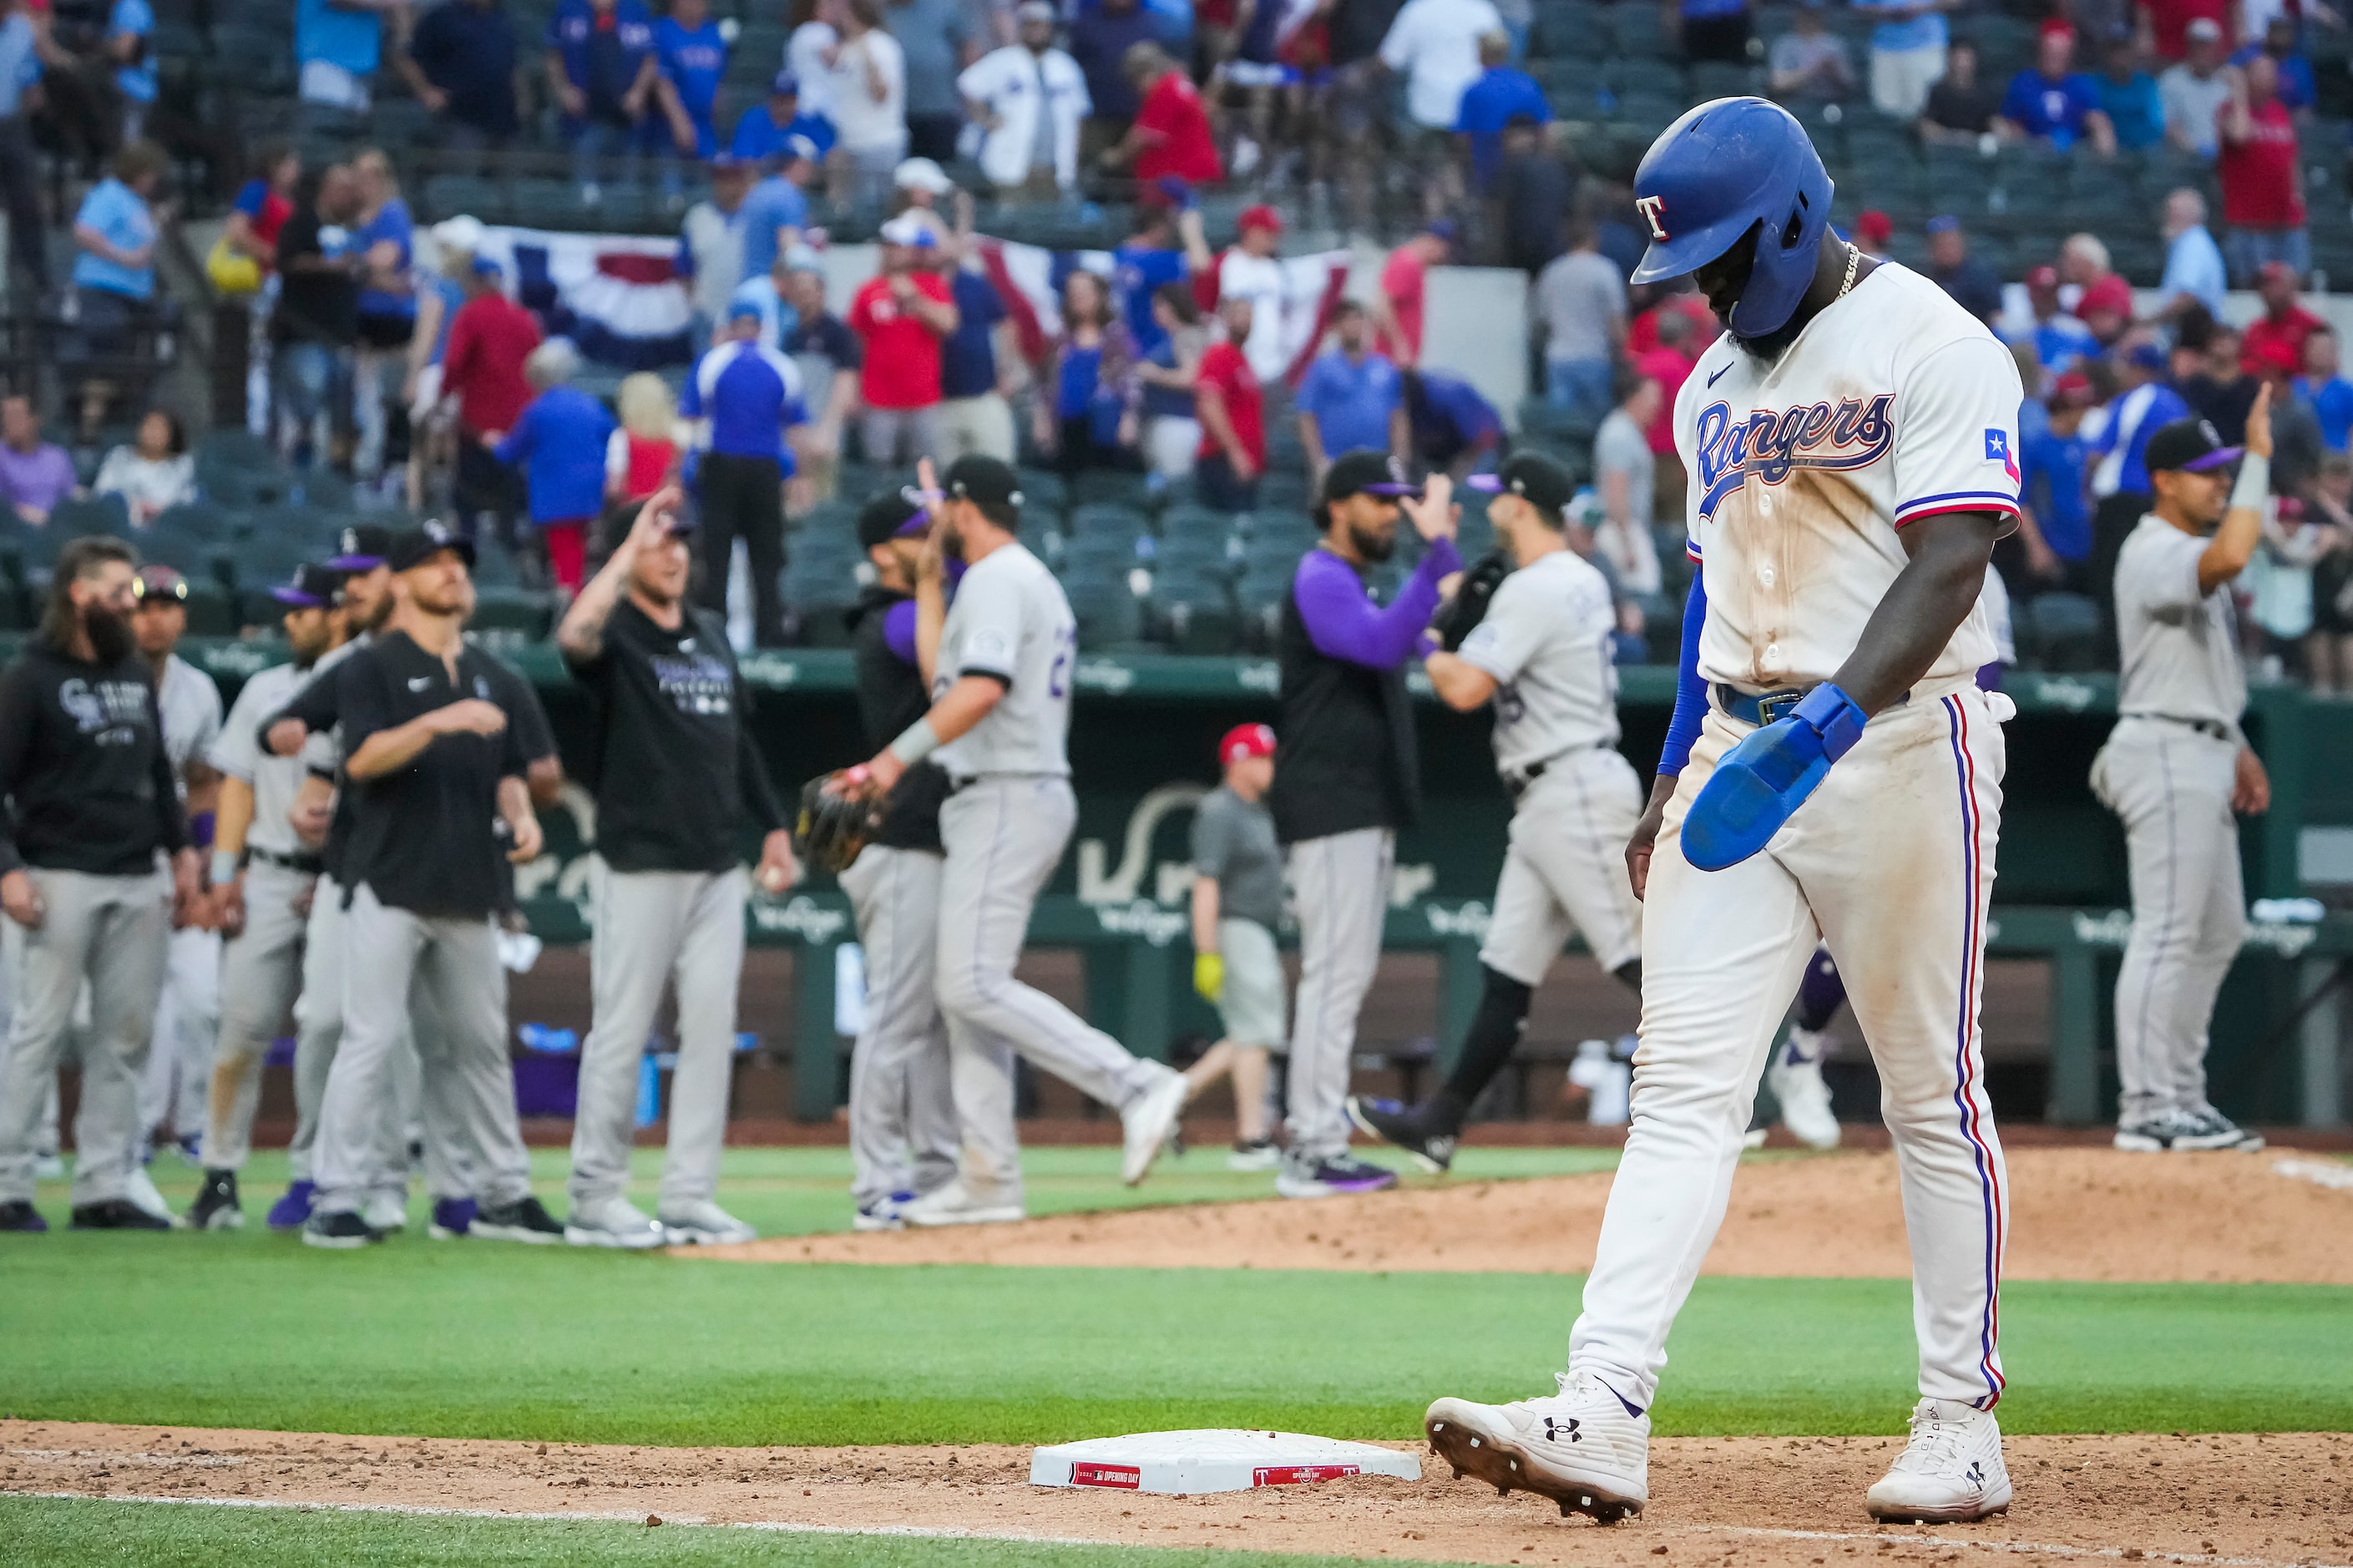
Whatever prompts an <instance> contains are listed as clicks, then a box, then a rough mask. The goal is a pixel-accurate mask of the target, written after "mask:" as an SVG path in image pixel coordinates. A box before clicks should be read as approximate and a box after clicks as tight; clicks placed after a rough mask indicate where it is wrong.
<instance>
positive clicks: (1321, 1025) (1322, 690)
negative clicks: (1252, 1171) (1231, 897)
mask: <svg viewBox="0 0 2353 1568" xmlns="http://www.w3.org/2000/svg"><path fill="white" fill-rule="evenodd" d="M1452 493H1453V488H1452V485H1451V482H1450V481H1449V480H1448V479H1447V478H1446V476H1445V475H1443V474H1439V475H1435V476H1433V477H1432V478H1431V479H1430V483H1429V487H1428V489H1423V488H1422V487H1421V486H1418V485H1415V484H1413V483H1411V482H1410V481H1409V480H1408V479H1407V478H1406V473H1405V467H1404V465H1403V464H1402V463H1400V462H1399V461H1398V459H1397V458H1391V457H1388V456H1385V455H1384V454H1382V453H1379V452H1372V451H1356V452H1350V453H1347V454H1345V456H1343V457H1341V458H1338V459H1337V460H1335V462H1334V463H1333V464H1332V466H1331V468H1328V469H1326V470H1325V471H1324V489H1323V500H1322V501H1321V503H1320V504H1319V505H1318V506H1317V507H1316V513H1317V521H1318V523H1319V524H1320V525H1321V527H1322V530H1323V533H1324V539H1323V542H1322V543H1321V544H1319V545H1318V546H1317V547H1316V548H1315V549H1314V550H1311V551H1309V552H1307V553H1306V555H1305V556H1304V557H1303V558H1302V560H1301V561H1300V563H1299V570H1298V573H1297V574H1295V575H1294V576H1293V579H1292V584H1291V593H1290V595H1289V596H1288V597H1286V598H1285V599H1284V600H1283V602H1282V633H1281V643H1280V654H1279V657H1280V658H1281V660H1282V713H1281V716H1280V717H1279V718H1278V719H1277V720H1276V722H1275V732H1276V734H1278V735H1279V736H1280V737H1281V738H1282V741H1281V743H1282V767H1281V768H1279V769H1278V770H1276V773H1275V775H1274V788H1273V789H1272V790H1271V791H1270V792H1269V793H1268V804H1269V805H1270V806H1271V807H1272V809H1273V811H1274V828H1275V836H1276V837H1278V838H1279V839H1280V840H1281V841H1282V844H1283V846H1284V847H1285V848H1286V849H1287V850H1288V852H1289V860H1290V868H1291V884H1292V887H1293V889H1294V890H1295V892H1296V893H1297V896H1298V901H1299V993H1298V997H1297V1000H1296V1002H1295V1003H1294V1004H1293V1009H1292V1020H1291V1069H1290V1073H1291V1076H1290V1078H1289V1079H1288V1080H1287V1082H1288V1091H1289V1092H1288V1098H1289V1100H1290V1106H1291V1115H1290V1122H1289V1130H1290V1134H1291V1136H1290V1143H1289V1147H1287V1148H1286V1149H1285V1150H1284V1151H1283V1156H1282V1168H1281V1169H1280V1170H1279V1171H1278V1172H1277V1173H1276V1175H1275V1179H1274V1190H1275V1191H1276V1192H1278V1193H1280V1194H1282V1195H1283V1196H1284V1197H1287V1198H1320V1197H1329V1196H1332V1195H1333V1194H1339V1193H1364V1192H1375V1191H1377V1190H1379V1189H1380V1188H1383V1187H1388V1186H1394V1185H1396V1184H1397V1177H1396V1176H1395V1175H1394V1174H1393V1173H1390V1172H1388V1171H1387V1170H1384V1169H1383V1168H1382V1167H1380V1166H1378V1165H1372V1164H1367V1163H1365V1162H1363V1161H1361V1160H1357V1159H1356V1158H1354V1157H1352V1156H1351V1155H1350V1154H1349V1152H1348V1112H1347V1108H1346V1101H1347V1098H1348V1066H1349V1063H1350V1061H1351V1060H1352V1059H1353V1058H1355V1055H1356V1012H1357V1009H1358V1008H1359V1007H1361V1006H1362V1005H1363V1004H1364V1000H1365V993H1366V991H1367V990H1368V989H1369V988H1370V987H1371V985H1372V984H1373V971H1374V970H1375V969H1376V968H1377V967H1378V966H1379V964H1380V961H1381V919H1382V916H1383V915H1384V914H1385V913H1387V911H1388V904H1389V869H1390V867H1391V865H1392V864H1393V862H1394V861H1395V859H1396V858H1397V835H1398V828H1400V827H1408V826H1412V824H1413V821H1414V818H1415V817H1416V816H1418V815H1419V813H1420V810H1421V780H1420V763H1419V757H1418V755H1417V752H1416V748H1415V743H1414V733H1413V711H1412V708H1411V705H1410V703H1409V700H1408V699H1407V697H1406V689H1405V669H1406V665H1407V664H1408V663H1409V662H1410V661H1411V659H1412V658H1413V656H1414V653H1415V651H1416V647H1417V646H1418V643H1419V638H1420V637H1422V635H1423V632H1424V630H1425V629H1426V628H1427V627H1428V626H1429V625H1430V612H1431V611H1433V610H1435V609H1436V608H1437V607H1438V600H1439V583H1440V580H1441V579H1443V578H1445V577H1446V576H1448V575H1450V574H1453V573H1456V572H1460V571H1461V570H1462V557H1461V554H1460V553H1459V552H1457V551H1456V550H1455V548H1454V509H1453V504H1452V500H1451V497H1452ZM1400 511H1402V512H1403V514H1404V515H1405V516H1406V517H1407V518H1408V519H1409V520H1410V521H1411V522H1412V523H1413V528H1414V531H1415V532H1417V533H1419V534H1420V535H1421V537H1422V538H1423V539H1424V540H1426V541H1427V542H1428V543H1429V548H1427V549H1426V550H1424V551H1423V552H1422V556H1421V561H1420V563H1419V564H1418V565H1416V566H1415V567H1414V570H1413V575H1412V576H1410V577H1409V578H1408V579H1407V580H1406V584H1405V586H1404V587H1403V588H1401V589H1400V590H1398V595H1397V597H1396V599H1395V600H1393V601H1392V602H1391V603H1389V604H1388V605H1380V604H1377V603H1375V602H1374V600H1373V598H1372V597H1371V595H1369V594H1368V593H1367V592H1366V587H1365V572H1366V568H1367V567H1370V566H1372V565H1374V564H1375V563H1378V562H1382V561H1386V560H1388V558H1389V557H1390V556H1391V555H1393V554H1395V553H1396V552H1397V532H1398V514H1399V512H1400Z"/></svg>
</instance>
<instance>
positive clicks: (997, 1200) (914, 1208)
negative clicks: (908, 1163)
mask: <svg viewBox="0 0 2353 1568" xmlns="http://www.w3.org/2000/svg"><path fill="white" fill-rule="evenodd" d="M1132 1146H1133V1141H1132V1140H1131V1147H1132ZM899 1217H900V1218H901V1219H902V1220H904V1221H906V1222H907V1223H908V1224H909V1225H912V1226H939V1225H1009V1224H1011V1223H1012V1222H1013V1221H1015V1220H1018V1219H1027V1218H1029V1211H1028V1210H1027V1209H1025V1208H1023V1207H1022V1206H1021V1200H1020V1198H1019V1197H1018V1196H1015V1195H1009V1194H1005V1193H1002V1192H994V1191H990V1192H978V1191H975V1190H974V1189H972V1188H970V1187H967V1186H965V1184H964V1178H963V1177H962V1176H958V1177H957V1178H956V1179H955V1180H954V1181H952V1182H950V1183H948V1184H946V1185H945V1186H940V1187H934V1188H933V1189H932V1190H931V1191H930V1192H928V1193H925V1194H923V1196H922V1197H920V1198H917V1199H916V1200H915V1201H914V1202H913V1203H911V1204H909V1205H906V1206H905V1207H904V1208H902V1209H901V1210H900V1211H899Z"/></svg>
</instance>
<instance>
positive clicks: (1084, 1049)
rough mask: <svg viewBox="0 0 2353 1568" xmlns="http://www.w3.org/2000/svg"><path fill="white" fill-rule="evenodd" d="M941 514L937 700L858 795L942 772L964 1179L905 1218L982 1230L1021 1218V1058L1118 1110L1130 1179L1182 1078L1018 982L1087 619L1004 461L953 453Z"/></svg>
mask: <svg viewBox="0 0 2353 1568" xmlns="http://www.w3.org/2000/svg"><path fill="white" fill-rule="evenodd" d="M923 488H924V489H925V490H926V491H927V492H929V491H931V489H932V487H931V485H930V484H929V483H928V482H926V483H925V485H924V487H923ZM933 506H934V510H936V512H937V515H938V517H939V526H940V527H941V529H942V531H943V539H942V545H943V548H944V549H945V550H947V551H948V552H950V553H951V554H954V555H957V556H960V557H961V558H962V559H963V561H964V562H965V566H966V570H965V574H964V581H963V582H962V583H961V584H958V586H957V588H956V595H955V604H954V605H952V606H951V607H950V608H949V609H948V611H947V614H946V619H945V622H944V625H943V626H942V628H941V630H940V633H939V654H938V658H937V660H936V663H935V666H934V676H933V680H932V697H933V700H932V706H931V710H930V711H929V712H928V713H926V714H925V715H924V716H923V718H921V719H918V720H917V721H915V722H914V723H913V724H912V725H910V726H908V728H907V729H906V730H905V731H903V732H902V733H901V734H900V736H899V737H898V739H896V740H895V741H893V742H892V743H891V744H890V745H889V746H887V747H885V748H884V749H883V750H882V751H881V752H879V753H877V754H876V756H875V757H874V759H873V760H872V761H871V762H870V763H866V764H865V777H864V778H862V779H855V780H853V781H852V787H855V788H868V789H880V790H882V791H886V792H887V791H888V790H890V789H891V788H892V787H893V786H895V785H896V784H898V782H899V780H900V778H901V777H902V775H903V774H904V773H905V772H906V771H907V770H908V769H909V768H912V767H913V765H914V764H915V763H919V762H922V761H923V759H924V758H925V757H931V756H936V758H937V760H938V762H939V765H940V766H941V767H942V768H943V769H944V770H945V771H946V773H947V775H948V779H949V794H948V798H947V800H946V803H945V804H944V805H942V806H941V807H940V840H941V843H942V845H943V846H944V847H945V849H946V851H947V860H946V864H945V866H944V868H943V870H942V874H941V878H940V902H939V921H940V924H939V944H938V957H937V960H936V962H937V963H938V970H937V980H938V994H939V1004H940V1010H941V1011H942V1012H943V1013H944V1014H945V1015H946V1016H947V1021H948V1065H949V1079H950V1083H951V1086H952V1089H953V1092H954V1094H955V1107H956V1116H957V1119H958V1121H960V1122H961V1123H962V1126H963V1131H964V1150H963V1158H962V1162H961V1164H960V1168H959V1171H958V1173H957V1176H956V1179H955V1180H954V1181H951V1182H949V1183H947V1184H945V1185H944V1186H941V1187H938V1188H935V1189H934V1190H933V1191H931V1192H929V1193H926V1194H923V1196H921V1197H919V1198H917V1199H915V1200H914V1201H913V1203H911V1204H909V1205H906V1206H905V1207H904V1208H903V1209H902V1210H901V1211H900V1213H901V1215H902V1217H903V1218H904V1220H905V1221H906V1223H907V1224H909V1225H918V1226H924V1225H974V1224H987V1223H992V1222H997V1221H1003V1220H1013V1219H1018V1218H1020V1217H1021V1216H1022V1215H1023V1214H1024V1212H1025V1210H1024V1206H1023V1202H1022V1195H1021V1194H1022V1188H1021V1149H1020V1144H1019V1142H1018V1140H1017V1138H1016V1137H1015V1133H1014V1126H1013V1055H1014V1053H1015V1052H1016V1051H1018V1052H1019V1053H1020V1054H1021V1055H1023V1056H1025V1057H1027V1058H1029V1059H1030V1060H1031V1061H1032V1062H1035V1063H1036V1064H1037V1065H1038V1066H1039V1067H1042V1068H1046V1069H1047V1070H1048V1071H1050V1072H1051V1073H1053V1074H1054V1075H1055V1076H1057V1077H1058V1078H1060V1079H1065V1080H1066V1081H1068V1082H1070V1083H1071V1084H1074V1085H1076V1086H1077V1087H1078V1088H1079V1089H1082V1090H1084V1091H1085V1092H1086V1093H1088V1094H1090V1095H1092V1096H1093V1097H1094V1098H1095V1099H1097V1100H1101V1101H1103V1103H1104V1104H1106V1105H1111V1106H1115V1107H1117V1108H1118V1110H1119V1112H1120V1120H1121V1121H1122V1123H1123V1126H1124V1133H1125V1138H1124V1142H1125V1145H1126V1147H1125V1152H1124V1157H1123V1160H1122V1163H1121V1171H1120V1173H1121V1176H1122V1178H1123V1179H1124V1180H1125V1181H1126V1182H1127V1183H1128V1184H1131V1185H1133V1184H1135V1183H1137V1182H1140V1181H1142V1180H1143V1179H1144V1176H1145V1172H1147V1171H1148V1170H1150V1169H1151V1167H1152V1163H1153V1161H1154V1160H1155V1159H1156V1158H1157V1157H1158V1156H1159V1153H1160V1150H1161V1146H1162V1145H1163V1144H1164V1143H1166V1142H1167V1139H1168V1134H1169V1132H1170V1131H1172V1130H1173V1129H1174V1128H1175V1126H1176V1117H1177V1114H1178V1113H1179V1112H1180V1111H1181V1110H1183V1109H1184V1106H1185V1089H1186V1085H1185V1079H1184V1078H1183V1076H1182V1075H1180V1074H1178V1073H1176V1071H1174V1070H1172V1069H1171V1068H1166V1067H1163V1066H1161V1065H1160V1064H1159V1063H1157V1062H1148V1061H1144V1060H1141V1059H1140V1058H1135V1057H1133V1056H1130V1055H1129V1054H1128V1053H1127V1052H1126V1051H1125V1050H1124V1049H1122V1048H1121V1047H1120V1045H1119V1042H1118V1041H1116V1040H1114V1039H1113V1038H1112V1037H1110V1036H1108V1035H1106V1034H1104V1033H1103V1031H1101V1030H1100V1029H1094V1028H1091V1027H1089V1026H1088V1025H1087V1024H1086V1022H1085V1021H1084V1020H1083V1019H1082V1018H1080V1017H1078V1016H1076V1015H1075V1014H1073V1013H1072V1012H1071V1010H1070V1009H1069V1008H1067V1007H1065V1006H1063V1005H1061V1004H1060V1003H1059V1002H1057V1001H1055V1000H1054V999H1053V998H1052V997H1050V996H1048V995H1046V994H1043V993H1042V992H1039V991H1035V990H1032V989H1031V988H1030V987H1029V986H1027V985H1024V984H1021V983H1020V982H1019V981H1018V980H1016V979H1015V978H1014V977H1013V965H1014V963H1015V961H1016V960H1018V958H1019V957H1020V956H1021V943H1022V939H1023V937H1024V935H1025V934H1026V933H1027V931H1028V930H1029V911H1030V909H1031V907H1032V906H1033V905H1034V904H1035V903H1036V902H1037V900H1038V895H1039V892H1040V891H1041V890H1042V889H1044V888H1045V886H1046V882H1047V879H1049V878H1050V877H1051V876H1052V875H1053V874H1054V868H1055V866H1057V865H1058V864H1060V861H1061V858H1062V850H1063V848H1064V847H1065V846H1067V845H1068V844H1069V842H1070V837H1071V829H1072V828H1073V827H1074V826H1076V825H1077V821H1078V803H1077V801H1076V800H1075V799H1074V798H1073V797H1072V795H1071V764H1070V759H1069V753H1068V750H1067V740H1068V737H1069V734H1070V726H1071V674H1072V671H1073V667H1074V666H1075V665H1076V664H1077V662H1078V623H1077V621H1076V620H1075V619H1074V618H1073V617H1072V616H1071V605H1070V601H1069V600H1068V599H1067V598H1065V597H1064V596H1063V595H1062V586H1061V584H1060V583H1057V582H1056V581H1055V580H1054V575H1053V574H1052V573H1050V572H1049V571H1048V570H1047V569H1046V566H1045V563H1042V562H1040V561H1039V559H1038V558H1037V557H1036V556H1035V555H1032V554H1031V553H1029V551H1028V550H1026V549H1024V548H1022V546H1021V544H1020V542H1018V540H1017V539H1015V537H1014V529H1015V527H1016V525H1017V524H1018V522H1019V521H1020V506H1021V490H1020V482H1019V479H1018V477H1017V476H1016V475H1015V473H1014V471H1013V468H1012V466H1011V465H1009V464H1007V463H1003V462H1000V461H998V460H997V458H985V457H965V458H958V459H956V461H955V465H954V466H953V467H951V468H949V469H948V472H947V477H946V479H945V481H944V493H942V494H940V499H938V500H936V501H934V503H933Z"/></svg>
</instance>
